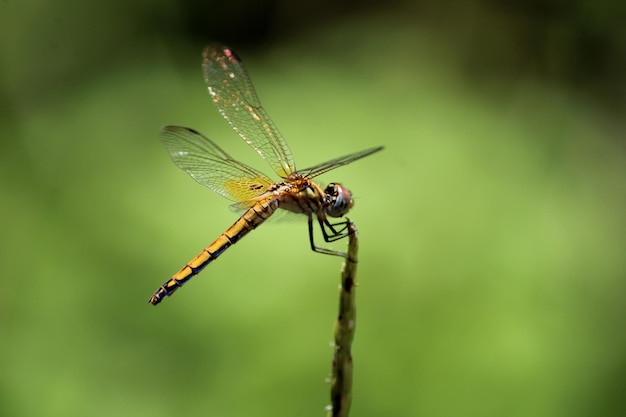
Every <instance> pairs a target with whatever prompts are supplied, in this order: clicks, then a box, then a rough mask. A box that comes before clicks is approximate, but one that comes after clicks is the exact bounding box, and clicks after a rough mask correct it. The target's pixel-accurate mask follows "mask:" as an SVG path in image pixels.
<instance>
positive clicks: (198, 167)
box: [149, 44, 383, 305]
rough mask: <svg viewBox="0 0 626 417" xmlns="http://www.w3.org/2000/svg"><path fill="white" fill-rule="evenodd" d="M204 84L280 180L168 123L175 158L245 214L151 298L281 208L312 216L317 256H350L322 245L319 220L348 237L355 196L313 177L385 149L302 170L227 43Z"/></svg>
mask: <svg viewBox="0 0 626 417" xmlns="http://www.w3.org/2000/svg"><path fill="white" fill-rule="evenodd" d="M202 69H203V74H204V81H205V83H206V85H207V87H208V90H209V94H210V96H211V99H212V101H213V103H214V104H215V106H216V107H217V109H218V111H219V112H220V114H221V115H222V116H223V117H224V119H226V121H227V122H228V123H229V124H230V126H231V127H232V128H233V130H234V131H235V132H236V133H237V134H238V135H239V136H240V137H241V139H243V140H244V142H245V143H247V144H248V145H249V146H250V147H252V149H254V150H255V151H256V152H257V153H258V154H259V155H260V156H261V158H262V159H264V160H265V161H266V162H267V163H268V164H269V165H270V167H271V168H272V169H273V171H274V172H275V173H276V174H277V175H278V177H279V178H280V180H279V181H273V180H271V179H270V178H269V177H268V176H266V175H265V174H263V173H261V172H260V171H258V170H256V169H254V168H252V167H250V166H248V165H246V164H244V163H242V162H240V161H237V160H235V159H233V158H232V157H231V156H230V155H229V154H227V153H226V152H225V151H223V150H222V149H221V148H220V147H219V146H217V145H216V144H215V143H214V142H213V141H212V140H210V139H209V138H207V137H206V136H204V135H202V134H201V133H199V132H198V131H196V130H194V129H191V128H188V127H182V126H165V127H164V128H162V129H161V134H160V138H161V141H162V142H163V145H164V146H165V148H166V149H167V151H168V153H169V155H170V157H171V158H172V161H173V162H174V163H175V164H176V165H177V166H178V167H179V168H181V169H182V170H183V171H185V172H187V173H188V174H189V175H190V176H191V177H192V178H193V179H194V180H196V181H197V182H198V183H199V184H201V185H204V186H206V187H208V188H209V189H211V190H213V191H214V192H216V193H217V194H219V195H221V196H223V197H226V198H227V199H229V200H231V201H232V202H233V203H232V204H231V209H233V210H235V211H243V214H242V215H241V216H240V217H239V218H238V219H237V221H235V223H233V225H232V226H230V227H229V228H228V229H226V231H225V232H224V233H222V234H221V235H220V236H218V237H217V239H215V241H213V243H211V244H210V245H209V246H207V247H206V248H204V249H203V250H202V252H200V253H199V254H198V255H197V256H196V257H195V258H193V259H192V260H190V261H189V262H187V264H185V266H184V267H183V268H182V269H181V270H180V271H178V272H177V273H176V274H174V275H173V276H172V277H171V278H170V279H169V280H167V281H166V282H165V283H164V284H163V285H161V286H160V287H159V289H158V290H157V291H156V292H155V293H154V294H153V295H152V297H150V300H149V302H150V304H152V305H157V304H159V303H160V302H161V301H163V299H164V298H165V297H168V296H171V295H172V294H173V293H174V292H175V291H176V290H177V289H178V288H180V287H181V286H182V285H183V284H185V283H186V282H187V281H189V280H190V279H191V278H193V277H194V276H195V275H197V274H198V273H199V272H200V271H201V270H202V269H204V268H205V267H206V266H207V265H208V264H210V263H211V262H213V261H214V260H216V259H217V258H218V257H219V256H220V255H221V254H222V253H224V251H226V249H228V248H229V247H230V246H232V245H234V244H235V243H237V242H238V241H239V240H241V238H243V237H244V236H245V235H247V234H248V233H249V232H251V231H252V230H254V229H255V228H257V227H258V226H259V225H260V224H262V223H263V222H264V221H265V220H267V219H268V218H269V217H270V216H272V214H274V213H275V212H277V211H280V210H282V211H286V212H292V213H298V214H304V215H305V216H307V217H308V232H309V243H310V246H311V249H312V250H313V251H315V252H318V253H323V254H328V255H337V256H345V253H343V252H340V251H335V250H332V249H329V248H325V247H320V246H317V245H316V243H315V241H314V238H313V232H314V223H315V222H317V224H319V226H320V228H321V230H322V236H323V238H324V241H325V242H327V243H329V242H334V241H337V240H339V239H342V238H344V237H346V236H348V235H349V233H350V232H349V229H348V220H347V219H345V220H342V221H335V222H334V223H333V222H331V220H330V219H338V218H342V217H344V216H345V215H346V214H347V213H348V211H349V210H350V209H351V208H352V207H353V205H354V201H353V199H352V194H351V192H350V191H349V190H348V189H347V188H345V187H344V186H343V185H341V184H339V183H335V182H333V183H330V184H328V186H326V187H325V188H322V187H321V186H320V185H319V184H318V183H316V182H315V181H313V178H315V177H317V176H318V175H321V174H323V173H325V172H328V171H330V170H332V169H335V168H337V167H340V166H343V165H347V164H349V163H351V162H354V161H356V160H358V159H361V158H364V157H366V156H368V155H371V154H373V153H375V152H378V151H380V150H382V149H383V148H382V147H380V146H379V147H374V148H369V149H366V150H363V151H360V152H356V153H352V154H349V155H345V156H341V157H339V158H335V159H332V160H330V161H328V162H324V163H321V164H318V165H315V166H312V167H310V168H306V169H301V170H298V169H296V164H295V162H294V158H293V156H292V153H291V150H290V149H289V146H288V145H287V142H286V141H285V139H284V138H283V136H282V135H281V133H280V132H279V131H278V129H277V128H276V125H275V124H274V123H273V122H272V120H271V119H270V117H269V116H268V114H267V113H266V112H265V110H264V109H263V107H262V106H261V102H260V101H259V98H258V97H257V94H256V92H255V89H254V86H253V85H252V82H251V80H250V76H249V75H248V72H247V71H246V69H245V67H244V65H243V63H242V61H241V59H240V58H239V56H238V55H237V54H236V53H235V52H234V51H233V50H232V49H230V48H229V47H227V46H225V45H221V44H212V45H209V46H207V47H206V48H205V49H204V51H203V53H202Z"/></svg>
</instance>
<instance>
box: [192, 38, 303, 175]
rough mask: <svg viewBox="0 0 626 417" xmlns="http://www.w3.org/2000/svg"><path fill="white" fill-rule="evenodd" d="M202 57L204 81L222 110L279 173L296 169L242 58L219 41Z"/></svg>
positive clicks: (210, 46)
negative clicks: (262, 103) (260, 99)
mask: <svg viewBox="0 0 626 417" xmlns="http://www.w3.org/2000/svg"><path fill="white" fill-rule="evenodd" d="M202 58H203V60H202V68H203V70H204V81H205V82H206V85H207V86H208V88H209V93H210V94H211V98H212V99H213V103H215V105H216V106H217V108H218V110H219V112H220V114H221V115H222V116H223V117H224V118H225V119H226V121H228V123H229V124H230V125H231V127H232V128H233V130H234V131H235V132H237V134H238V135H239V136H241V138H242V139H243V140H244V141H245V142H246V143H247V144H248V145H250V146H251V147H252V148H254V150H255V151H257V153H258V154H259V155H261V157H262V158H263V159H265V160H266V161H267V163H268V164H269V165H270V166H271V167H272V169H273V170H274V171H275V172H276V173H277V174H278V175H279V176H280V177H282V178H287V177H288V176H289V174H291V173H292V172H294V171H295V163H294V161H293V156H292V155H291V150H289V146H288V145H287V142H285V140H284V139H283V137H282V135H281V134H280V132H279V131H278V129H277V128H276V126H275V125H274V123H273V122H272V120H271V119H270V117H269V116H268V115H267V113H266V112H265V110H264V109H263V107H262V106H261V102H260V101H259V98H258V97H257V95H256V92H255V91H254V86H253V85H252V82H251V80H250V76H249V75H248V73H247V71H246V69H245V68H244V66H243V63H242V62H241V59H240V58H239V57H238V56H237V54H236V53H235V52H234V51H232V50H231V49H230V48H228V47H226V46H224V45H219V44H213V45H209V46H207V47H206V48H205V49H204V51H203V53H202Z"/></svg>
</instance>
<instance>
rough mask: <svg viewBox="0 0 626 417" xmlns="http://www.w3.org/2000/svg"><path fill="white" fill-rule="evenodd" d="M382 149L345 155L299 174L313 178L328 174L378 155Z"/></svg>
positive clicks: (379, 147) (371, 149)
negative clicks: (369, 156) (375, 154)
mask: <svg viewBox="0 0 626 417" xmlns="http://www.w3.org/2000/svg"><path fill="white" fill-rule="evenodd" d="M382 149H383V147H382V146H378V147H376V148H370V149H365V150H364V151H361V152H355V153H351V154H349V155H344V156H341V157H339V158H335V159H333V160H331V161H328V162H324V163H321V164H318V165H315V166H313V167H311V168H306V169H303V170H301V171H298V172H299V173H301V174H302V175H304V176H306V177H309V178H313V177H316V176H318V175H321V174H323V173H325V172H328V171H330V170H331V169H335V168H339V167H341V166H344V165H348V164H349V163H351V162H354V161H356V160H357V159H361V158H365V157H366V156H368V155H371V154H373V153H376V152H378V151H380V150H382Z"/></svg>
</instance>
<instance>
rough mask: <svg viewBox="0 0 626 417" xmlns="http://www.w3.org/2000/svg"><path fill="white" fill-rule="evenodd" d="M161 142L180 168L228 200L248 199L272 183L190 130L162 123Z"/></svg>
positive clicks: (262, 191) (207, 139)
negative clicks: (163, 125)
mask: <svg viewBox="0 0 626 417" xmlns="http://www.w3.org/2000/svg"><path fill="white" fill-rule="evenodd" d="M161 142H163V145H165V148H166V149H167V151H168V153H169V154H170V157H171V158H172V161H174V163H175V164H176V165H177V166H178V167H179V168H180V169H182V170H183V171H185V172H186V173H188V174H189V175H191V177H192V178H193V179H194V180H196V181H197V182H198V183H199V184H202V185H204V186H205V187H209V188H210V189H211V190H213V191H215V192H216V193H218V194H219V195H221V196H223V197H226V198H228V199H229V200H232V201H237V202H239V201H247V200H251V199H252V198H254V197H256V196H258V195H259V194H262V193H264V192H265V191H266V190H267V189H268V188H269V187H270V186H271V185H272V181H271V180H270V179H268V178H267V177H266V176H265V175H264V174H262V173H261V172H259V171H257V170H256V169H254V168H251V167H249V166H248V165H246V164H244V163H241V162H239V161H236V160H234V159H233V158H231V157H230V155H228V154H227V153H226V152H224V151H223V150H222V149H221V148H220V147H219V146H217V145H216V144H215V143H213V142H212V141H211V140H210V139H209V138H207V137H205V136H203V135H202V134H201V133H199V132H197V131H195V130H193V129H190V128H187V127H182V126H165V127H164V128H163V129H161Z"/></svg>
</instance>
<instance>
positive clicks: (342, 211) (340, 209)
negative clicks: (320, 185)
mask: <svg viewBox="0 0 626 417" xmlns="http://www.w3.org/2000/svg"><path fill="white" fill-rule="evenodd" d="M324 194H325V197H324V198H325V204H324V206H325V210H326V214H328V215H329V216H330V217H343V216H345V215H346V213H348V211H349V210H350V209H351V208H352V206H353V205H354V201H353V200H352V193H351V192H350V190H348V189H347V188H345V187H344V186H343V185H341V184H337V183H335V182H331V183H330V184H328V186H327V187H326V189H325V190H324Z"/></svg>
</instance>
